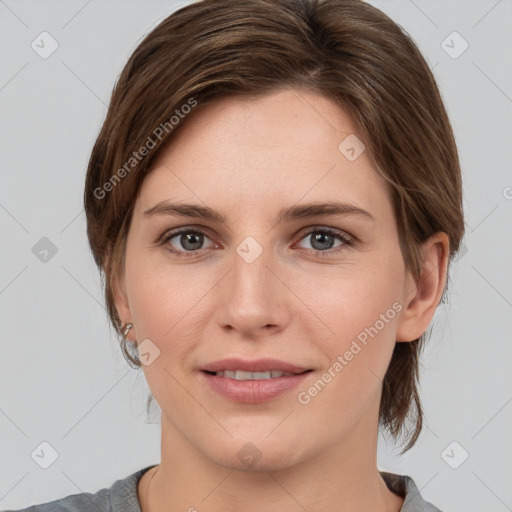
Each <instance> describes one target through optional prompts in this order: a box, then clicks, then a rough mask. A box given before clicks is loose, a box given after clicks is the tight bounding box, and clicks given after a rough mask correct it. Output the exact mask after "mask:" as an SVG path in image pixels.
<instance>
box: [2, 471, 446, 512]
mask: <svg viewBox="0 0 512 512" xmlns="http://www.w3.org/2000/svg"><path fill="white" fill-rule="evenodd" d="M153 467H155V465H153V466H147V467H145V468H143V469H140V470H139V471H136V472H135V473H132V474H131V475H129V476H127V477H126V478H122V479H120V480H117V481H116V482H114V484H113V485H112V487H110V489H107V488H105V489H101V490H100V491H98V492H97V493H95V494H91V493H88V492H84V493H81V494H72V495H70V496H66V497H65V498H61V499H59V500H55V501H51V502H49V503H43V504H41V505H32V506H31V507H28V508H24V509H18V510H6V511H5V512H141V509H140V506H139V500H138V498H137V484H138V482H139V480H140V478H141V477H142V475H143V474H144V473H145V472H146V471H148V470H149V469H151V468H153ZM380 474H381V476H382V478H383V480H384V481H385V482H386V485H387V486H388V488H389V489H390V490H391V491H392V492H394V493H396V494H399V495H400V496H402V497H405V501H404V504H403V505H402V508H401V509H400V512H443V511H442V510H440V509H438V508H437V507H435V506H434V505H432V504H431V503H430V502H428V501H425V500H424V499H423V498H422V497H421V494H420V492H419V491H418V488H417V487H416V484H415V483H414V480H413V479H412V478H411V477H410V476H407V475H397V474H395V473H387V472H385V471H380Z"/></svg>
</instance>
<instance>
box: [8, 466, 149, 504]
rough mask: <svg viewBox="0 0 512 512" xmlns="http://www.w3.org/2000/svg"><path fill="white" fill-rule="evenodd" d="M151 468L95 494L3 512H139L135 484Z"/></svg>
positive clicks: (74, 495) (141, 470)
mask: <svg viewBox="0 0 512 512" xmlns="http://www.w3.org/2000/svg"><path fill="white" fill-rule="evenodd" d="M152 467H154V466H148V467H145V468H143V469H139V470H138V471H136V472H135V473H132V474H131V475H128V476H126V477H124V478H121V479H119V480H116V482H114V484H113V485H112V486H111V487H109V488H104V489H101V490H99V491H98V492H96V493H89V492H83V493H80V494H70V495H69V496H66V497H64V498H60V499H58V500H54V501H50V502H48V503H41V504H39V505H32V506H30V507H27V508H24V509H17V510H5V511H4V512H141V511H140V506H139V500H138V497H137V483H138V481H139V480H140V478H141V477H142V475H143V474H144V473H145V472H146V471H148V470H149V469H151V468H152Z"/></svg>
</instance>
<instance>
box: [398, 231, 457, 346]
mask: <svg viewBox="0 0 512 512" xmlns="http://www.w3.org/2000/svg"><path fill="white" fill-rule="evenodd" d="M421 253H422V255H423V260H424V263H423V266H422V269H421V275H420V278H419V281H418V282H415V280H414V279H413V277H412V275H411V273H410V272H408V273H407V279H406V285H405V289H404V295H403V302H402V305H403V310H402V312H401V314H400V320H399V322H398V328H397V333H396V341H398V342H402V341H404V342H407V341H413V340H415V339H417V338H419V337H420V336H421V335H422V334H423V333H424V332H425V331H426V330H427V328H428V326H429V324H430V321H431V320H432V318H433V316H434V313H435V312H436V309H437V306H438V304H439V302H440V300H441V297H442V295H443V290H444V286H445V283H446V274H447V268H448V260H449V254H450V242H449V238H448V235H447V234H446V233H444V232H438V233H435V234H434V235H432V236H431V237H430V238H429V239H428V240H427V241H426V242H424V243H423V244H422V246H421Z"/></svg>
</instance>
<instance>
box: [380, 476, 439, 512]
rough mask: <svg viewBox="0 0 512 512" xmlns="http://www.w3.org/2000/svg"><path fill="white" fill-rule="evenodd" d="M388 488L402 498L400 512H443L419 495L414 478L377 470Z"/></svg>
mask: <svg viewBox="0 0 512 512" xmlns="http://www.w3.org/2000/svg"><path fill="white" fill-rule="evenodd" d="M379 473H380V475H381V477H382V479H383V480H384V482H386V485H387V486H388V489H389V490H390V491H393V492H394V493H396V494H398V495H400V496H402V497H403V498H404V503H403V505H402V508H401V509H400V512H445V511H443V510H441V509H439V508H437V507H436V506H435V505H433V504H432V503H430V502H429V501H425V500H424V499H423V497H422V496H421V493H420V491H419V490H418V487H417V486H416V483H415V482H414V480H413V479H412V478H411V477H410V476H408V475H397V474H395V473H388V472H386V471H379Z"/></svg>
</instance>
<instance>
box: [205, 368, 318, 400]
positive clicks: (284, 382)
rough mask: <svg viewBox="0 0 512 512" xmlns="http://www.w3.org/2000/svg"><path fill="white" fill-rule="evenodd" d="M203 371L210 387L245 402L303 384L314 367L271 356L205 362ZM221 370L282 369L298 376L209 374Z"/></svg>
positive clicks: (226, 396)
mask: <svg viewBox="0 0 512 512" xmlns="http://www.w3.org/2000/svg"><path fill="white" fill-rule="evenodd" d="M201 370H202V371H201V372H199V373H200V375H201V378H202V379H204V380H205V381H206V384H207V385H208V386H209V387H210V389H212V390H213V391H215V392H216V393H219V394H220V395H222V396H224V397H225V398H228V399H229V400H231V401H234V402H238V403H245V404H256V403H263V402H267V401H269V400H272V399H274V398H277V397H279V396H281V395H283V394H284V393H286V392H288V391H291V390H292V389H294V388H296V387H297V386H299V385H300V384H301V383H302V382H303V381H304V379H306V378H307V377H308V375H309V374H310V373H311V372H312V369H311V368H303V367H300V366H296V365H293V364H290V363H287V362H285V361H279V360H277V359H268V358H266V359H256V360H254V361H247V360H243V359H237V358H228V359H222V360H220V361H215V362H213V363H210V364H207V365H205V366H204V367H203V368H201ZM221 370H243V371H246V372H264V371H271V370H281V371H284V372H289V373H295V374H296V375H289V376H283V377H275V378H271V379H262V380H236V379H230V378H228V377H224V376H222V377H220V376H217V375H212V374H210V373H207V372H218V371H221Z"/></svg>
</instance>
